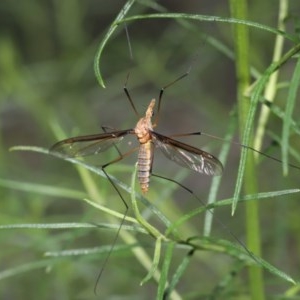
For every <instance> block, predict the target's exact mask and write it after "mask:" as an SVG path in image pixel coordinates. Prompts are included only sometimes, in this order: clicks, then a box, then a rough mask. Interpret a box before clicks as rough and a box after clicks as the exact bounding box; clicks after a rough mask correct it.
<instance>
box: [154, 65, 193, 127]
mask: <svg viewBox="0 0 300 300" xmlns="http://www.w3.org/2000/svg"><path fill="white" fill-rule="evenodd" d="M189 73H190V70H188V71H187V72H185V73H184V74H183V75H181V76H179V77H178V78H176V79H175V80H173V81H172V82H170V83H168V84H167V85H165V86H164V87H162V88H161V89H160V92H159V96H158V105H157V110H156V117H155V119H154V122H153V127H155V126H156V125H157V124H158V118H159V112H160V106H161V100H162V96H163V94H164V91H165V90H166V89H167V88H168V87H170V86H171V85H173V84H174V83H176V82H177V81H179V80H181V79H182V78H184V77H186V76H188V75H189Z"/></svg>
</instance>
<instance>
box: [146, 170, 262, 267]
mask: <svg viewBox="0 0 300 300" xmlns="http://www.w3.org/2000/svg"><path fill="white" fill-rule="evenodd" d="M151 175H152V176H154V177H157V178H161V179H164V180H168V181H170V182H173V183H175V184H177V185H178V186H179V187H181V188H182V189H184V190H185V191H187V192H188V193H190V194H191V195H192V197H194V198H195V199H196V200H197V201H198V202H200V203H201V205H203V206H204V207H206V208H207V205H206V203H205V202H204V201H203V200H201V199H200V198H199V197H198V196H197V195H196V194H195V193H194V192H193V191H192V190H191V189H189V188H188V187H186V186H184V185H183V184H181V183H180V182H178V181H176V180H175V179H171V178H168V177H164V176H161V175H157V174H151ZM207 210H208V211H209V213H210V214H212V215H213V214H214V212H213V210H212V209H210V208H207ZM215 220H216V221H217V222H218V224H219V225H220V226H221V227H222V228H223V230H225V231H226V232H227V233H229V235H230V236H231V237H232V238H233V239H234V240H235V241H236V242H237V243H238V244H240V245H241V247H242V248H243V249H244V250H245V251H246V252H247V253H248V254H249V256H250V257H252V259H253V260H254V261H256V262H258V261H257V259H256V258H255V257H254V256H253V254H252V252H251V251H250V250H249V249H248V248H247V247H246V245H245V244H244V243H243V242H242V241H241V240H240V239H239V238H238V237H237V236H236V235H235V234H234V233H233V232H232V231H231V230H230V228H229V227H228V226H226V225H225V224H224V223H223V222H222V221H221V220H220V219H218V218H215ZM258 263H259V264H260V262H258Z"/></svg>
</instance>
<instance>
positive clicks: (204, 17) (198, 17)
mask: <svg viewBox="0 0 300 300" xmlns="http://www.w3.org/2000/svg"><path fill="white" fill-rule="evenodd" d="M143 19H187V20H196V21H200V22H221V23H230V24H242V25H245V26H249V27H253V28H256V29H261V30H264V31H268V32H271V33H273V34H276V35H277V34H279V35H282V36H284V37H285V38H286V39H288V40H290V41H292V42H294V43H297V42H298V41H299V39H298V37H297V36H296V35H291V34H287V33H285V32H283V31H281V30H278V29H276V28H273V27H270V26H266V25H262V24H260V23H256V22H252V21H247V20H240V19H235V18H224V17H218V16H208V15H198V14H197V15H196V14H182V13H160V14H145V15H136V16H132V17H128V18H123V19H120V20H119V21H118V22H117V24H121V23H125V22H129V21H135V20H143Z"/></svg>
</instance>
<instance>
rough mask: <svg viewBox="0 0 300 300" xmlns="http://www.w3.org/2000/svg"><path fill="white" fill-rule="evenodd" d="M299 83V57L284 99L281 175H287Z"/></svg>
mask: <svg viewBox="0 0 300 300" xmlns="http://www.w3.org/2000/svg"><path fill="white" fill-rule="evenodd" d="M299 83H300V56H299V57H298V59H297V64H296V67H295V71H294V74H293V77H292V80H291V84H290V88H289V92H288V96H287V99H286V109H285V115H284V122H283V128H282V143H281V145H282V168H283V175H285V176H286V175H287V174H288V151H289V138H290V130H291V123H292V114H293V111H294V107H295V103H296V99H297V92H298V88H299Z"/></svg>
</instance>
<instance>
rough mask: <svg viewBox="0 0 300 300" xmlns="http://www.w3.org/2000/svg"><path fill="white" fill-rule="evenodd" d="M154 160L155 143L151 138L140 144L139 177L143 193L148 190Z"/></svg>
mask: <svg viewBox="0 0 300 300" xmlns="http://www.w3.org/2000/svg"><path fill="white" fill-rule="evenodd" d="M152 160H153V144H152V141H151V140H149V141H148V142H146V143H143V144H140V147H139V154H138V179H139V183H140V186H141V190H142V192H143V193H147V192H148V188H149V181H150V175H151V169H152Z"/></svg>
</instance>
